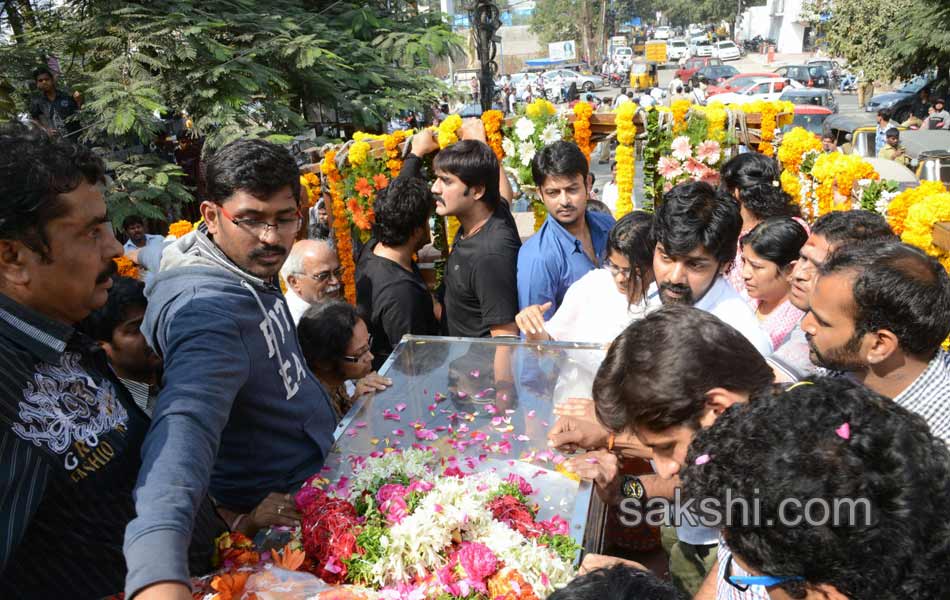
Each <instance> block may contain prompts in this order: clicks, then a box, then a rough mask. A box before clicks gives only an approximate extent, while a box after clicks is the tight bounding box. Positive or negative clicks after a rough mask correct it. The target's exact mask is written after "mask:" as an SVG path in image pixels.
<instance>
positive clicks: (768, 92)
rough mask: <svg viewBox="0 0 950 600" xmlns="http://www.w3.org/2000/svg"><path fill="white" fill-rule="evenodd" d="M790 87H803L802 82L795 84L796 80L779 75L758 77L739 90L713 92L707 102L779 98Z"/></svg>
mask: <svg viewBox="0 0 950 600" xmlns="http://www.w3.org/2000/svg"><path fill="white" fill-rule="evenodd" d="M789 87H801V84H798V85H795V83H794V82H790V81H786V80H784V79H779V78H777V77H756V78H755V79H753V80H752V83H750V84H749V85H747V86H746V87H744V88H742V89H741V90H739V91H738V92H726V93H725V94H713V95H712V96H710V97H708V98H706V104H709V103H711V102H722V103H723V104H746V103H748V102H755V101H756V100H778V99H779V98H780V97H781V96H782V92H784V91H785V90H786V89H787V88H789Z"/></svg>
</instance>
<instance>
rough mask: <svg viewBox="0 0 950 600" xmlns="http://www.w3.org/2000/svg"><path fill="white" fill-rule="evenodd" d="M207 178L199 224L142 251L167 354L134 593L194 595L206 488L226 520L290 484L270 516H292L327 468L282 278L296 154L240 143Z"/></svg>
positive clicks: (291, 229)
mask: <svg viewBox="0 0 950 600" xmlns="http://www.w3.org/2000/svg"><path fill="white" fill-rule="evenodd" d="M206 179H207V198H208V200H206V201H204V202H202V204H201V214H202V216H203V217H204V224H203V225H202V226H200V227H199V228H198V229H197V230H196V231H194V232H192V233H190V234H188V235H186V236H185V237H183V238H181V239H179V240H177V241H176V242H174V243H173V244H171V245H169V246H166V247H165V248H164V251H163V253H162V254H161V257H160V264H158V265H156V264H155V263H156V262H158V261H156V258H157V254H158V251H151V250H148V251H144V252H143V255H141V256H139V262H142V263H144V264H146V265H148V264H150V263H151V264H152V265H153V272H155V273H156V275H155V277H154V279H153V280H152V281H151V282H150V283H149V284H148V286H147V288H146V296H148V301H149V303H148V310H147V312H146V314H145V319H144V321H143V323H142V331H143V332H144V334H145V337H146V338H147V339H148V342H149V344H150V345H151V346H152V348H153V349H155V350H156V351H157V352H158V353H159V354H161V355H162V357H163V359H164V361H165V379H164V387H163V389H162V391H161V394H160V395H159V398H158V401H157V402H156V405H155V409H154V415H153V420H152V425H151V428H150V429H149V432H148V435H147V437H146V439H145V443H144V446H143V450H142V469H141V472H140V473H139V479H138V483H137V486H136V490H135V508H136V513H137V516H136V518H135V519H134V520H133V521H132V522H131V523H129V525H128V528H127V529H126V535H125V558H126V562H127V564H128V576H127V578H126V596H127V597H129V598H131V597H132V596H133V595H134V596H135V597H136V598H138V599H140V600H149V599H153V598H162V599H173V598H174V599H179V598H181V599H185V598H189V599H190V598H191V594H190V592H189V591H188V587H187V585H188V580H189V573H188V567H187V552H186V549H187V546H188V540H189V537H190V535H191V529H192V523H193V520H194V515H195V510H196V507H197V506H198V505H199V503H200V501H201V499H202V497H203V496H204V494H205V492H206V490H207V491H209V492H210V495H211V496H212V498H213V499H214V500H215V501H216V502H217V503H218V505H219V509H222V513H223V514H225V515H226V516H227V517H228V518H230V517H234V519H233V521H232V528H237V527H238V525H239V524H240V521H241V520H243V519H244V518H245V517H246V516H247V513H249V512H251V511H252V510H253V509H254V507H255V506H257V505H258V504H259V503H260V502H261V500H263V499H264V498H265V497H267V496H268V495H269V494H271V493H273V492H279V493H283V494H287V495H286V496H285V500H286V503H285V504H280V505H278V506H277V507H276V508H275V509H274V511H275V513H276V515H274V521H275V522H278V523H280V522H281V519H286V520H287V524H290V523H292V522H293V519H294V517H296V516H297V515H296V511H295V509H294V506H293V501H292V499H291V495H290V494H291V493H292V492H293V491H295V490H296V489H297V488H298V487H299V486H300V485H301V484H302V483H303V482H304V480H306V479H307V478H308V477H309V476H310V475H313V474H314V473H316V472H317V471H319V470H320V468H321V467H322V466H323V462H324V459H325V458H326V456H327V454H328V452H329V450H330V446H331V445H332V444H333V430H334V428H335V425H336V423H335V417H334V414H333V411H332V409H331V407H330V403H329V399H328V397H327V395H326V393H325V392H324V391H323V389H322V388H321V387H320V384H319V383H318V382H317V380H316V379H315V378H314V377H313V375H312V374H311V373H310V371H309V370H308V369H307V367H306V365H305V363H304V361H303V358H302V356H303V352H302V350H301V347H300V343H299V341H298V339H297V332H296V329H295V327H294V324H293V321H292V320H291V318H290V313H289V310H288V308H287V303H286V301H285V300H284V296H283V294H281V291H280V288H279V286H278V280H277V273H278V271H279V270H280V267H281V265H282V264H283V262H284V260H285V258H286V257H287V254H288V252H289V250H290V248H291V246H292V245H293V243H294V237H295V236H296V234H297V231H298V229H299V227H300V223H301V217H300V213H299V206H298V200H297V199H298V198H299V196H300V193H299V192H300V183H299V175H298V173H297V167H296V165H295V163H294V160H293V158H292V157H291V156H290V154H289V153H288V152H287V151H286V150H284V149H282V148H280V147H278V146H275V145H273V144H270V143H267V142H265V141H263V140H241V141H237V142H234V143H232V144H229V145H227V146H225V147H223V148H221V149H220V150H219V151H218V152H217V153H216V154H215V155H214V156H213V157H212V158H211V160H210V161H209V162H208V164H207V168H206ZM160 250H161V249H159V251H160ZM149 252H151V254H149ZM154 266H157V267H158V268H157V269H156V268H154ZM209 486H210V487H209Z"/></svg>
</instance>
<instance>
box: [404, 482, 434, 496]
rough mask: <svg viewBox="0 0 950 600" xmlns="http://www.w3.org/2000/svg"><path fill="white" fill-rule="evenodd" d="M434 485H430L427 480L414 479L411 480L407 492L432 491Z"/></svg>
mask: <svg viewBox="0 0 950 600" xmlns="http://www.w3.org/2000/svg"><path fill="white" fill-rule="evenodd" d="M434 487H435V486H434V485H432V484H431V483H429V482H428V481H423V480H422V479H417V480H416V481H413V482H412V483H411V484H409V489H408V490H407V492H408V493H409V494H411V493H413V492H421V493H423V494H425V493H426V492H430V491H432V488H434Z"/></svg>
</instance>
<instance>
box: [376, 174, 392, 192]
mask: <svg viewBox="0 0 950 600" xmlns="http://www.w3.org/2000/svg"><path fill="white" fill-rule="evenodd" d="M373 185H375V186H376V189H377V190H381V189H383V188H384V187H386V186H387V185H389V179H387V178H386V176H385V175H383V174H382V173H377V174H376V175H373Z"/></svg>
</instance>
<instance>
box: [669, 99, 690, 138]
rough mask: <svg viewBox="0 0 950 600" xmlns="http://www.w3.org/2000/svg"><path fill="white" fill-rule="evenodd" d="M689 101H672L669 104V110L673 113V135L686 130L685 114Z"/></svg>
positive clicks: (687, 110)
mask: <svg viewBox="0 0 950 600" xmlns="http://www.w3.org/2000/svg"><path fill="white" fill-rule="evenodd" d="M691 106H692V104H690V102H689V100H674V101H673V102H672V104H670V110H671V111H672V112H673V133H674V134H677V133H680V132H682V131H684V130H685V129H686V114H687V113H688V112H689V109H690V107H691Z"/></svg>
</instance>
